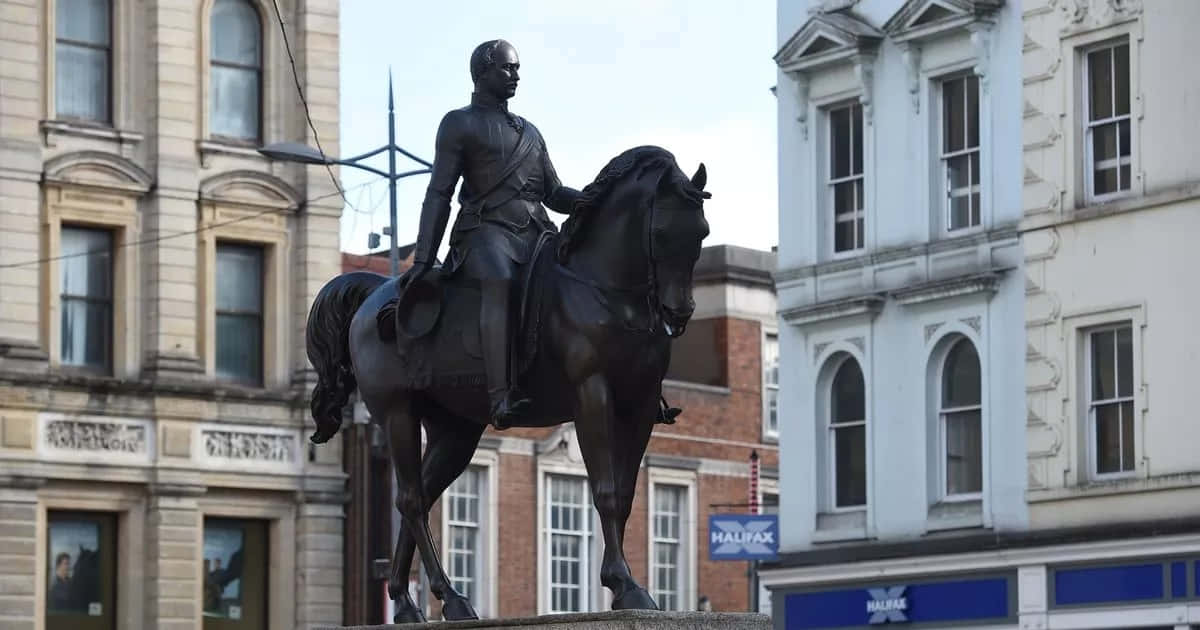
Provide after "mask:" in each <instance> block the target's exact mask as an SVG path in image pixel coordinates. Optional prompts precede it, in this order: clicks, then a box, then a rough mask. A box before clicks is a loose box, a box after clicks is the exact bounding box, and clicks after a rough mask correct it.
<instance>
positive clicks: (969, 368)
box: [942, 339, 982, 407]
mask: <svg viewBox="0 0 1200 630" xmlns="http://www.w3.org/2000/svg"><path fill="white" fill-rule="evenodd" d="M942 377H943V381H942V383H943V387H942V405H943V406H944V407H967V406H971V405H978V404H980V400H982V396H981V395H980V375H979V354H978V353H977V352H976V351H975V344H973V343H971V342H970V341H968V340H966V339H962V340H959V341H958V342H956V343H955V344H954V347H953V348H951V349H950V353H949V354H948V355H946V365H945V368H944V371H943V373H942Z"/></svg>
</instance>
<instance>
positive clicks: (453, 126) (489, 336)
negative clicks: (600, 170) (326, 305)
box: [405, 39, 579, 429]
mask: <svg viewBox="0 0 1200 630" xmlns="http://www.w3.org/2000/svg"><path fill="white" fill-rule="evenodd" d="M520 67H521V64H520V62H519V61H518V59H517V51H516V49H515V48H513V47H512V45H511V44H509V43H508V42H506V41H504V40H499V39H498V40H492V41H488V42H484V43H483V44H480V45H479V46H478V47H477V48H475V52H474V53H472V54H471V79H472V80H473V81H474V83H475V91H474V93H473V94H472V95H471V104H470V105H468V106H466V107H464V108H462V109H456V110H454V111H451V112H449V113H447V114H446V116H445V117H444V118H442V122H441V125H440V126H439V127H438V133H437V146H436V149H435V153H434V159H433V173H432V177H431V180H430V182H429V188H428V190H426V192H425V202H424V203H423V204H422V206H421V223H420V227H419V230H418V234H417V244H416V249H415V251H414V253H413V267H412V270H411V271H409V272H408V278H407V279H406V281H405V282H406V283H413V282H416V281H417V280H418V279H419V278H420V277H421V276H422V275H424V274H425V273H426V272H427V271H428V270H429V267H430V265H432V264H433V261H434V257H435V256H436V255H437V250H438V246H439V245H440V244H441V242H442V234H443V232H445V230H446V222H447V220H448V219H449V216H450V196H451V195H452V194H453V193H454V187H455V185H456V184H457V183H458V179H459V177H462V180H463V185H462V188H461V190H459V194H458V199H459V203H460V204H461V209H460V210H459V214H458V218H457V219H456V220H455V222H454V227H453V229H452V230H451V233H450V253H449V255H448V256H447V260H446V262H445V265H444V270H445V272H446V274H447V275H449V274H453V273H456V272H459V271H461V272H462V273H464V274H466V277H468V278H471V279H473V280H477V281H478V282H479V285H480V298H481V299H480V313H479V325H480V336H481V339H482V342H483V343H482V346H483V363H484V369H485V370H486V372H487V388H488V398H489V402H490V404H491V420H492V423H493V424H494V425H495V426H496V428H497V429H503V428H506V427H509V426H512V425H513V424H514V422H515V421H516V420H517V419H518V418H520V417H521V415H522V414H524V413H525V412H527V411H528V407H529V400H528V399H524V398H522V397H521V396H520V395H519V394H518V392H517V391H516V388H515V383H513V379H515V378H516V375H515V374H512V373H511V372H510V366H511V361H510V356H509V353H510V351H511V350H510V348H511V346H512V340H513V337H514V335H515V330H513V326H512V320H513V319H514V317H513V315H514V313H513V311H514V310H515V309H514V308H513V304H512V303H511V302H512V301H513V300H512V297H513V293H514V289H515V288H516V281H517V279H518V278H520V274H519V271H520V269H521V267H522V265H524V264H526V263H527V262H529V258H530V256H531V255H532V250H533V247H534V244H535V243H536V241H537V239H538V236H539V235H540V234H541V233H542V232H544V231H547V230H551V231H556V229H557V228H555V226H554V224H553V223H551V222H550V219H549V218H548V217H547V216H546V211H545V209H544V208H543V207H542V204H543V203H544V204H545V205H546V206H548V207H549V208H550V209H552V210H555V211H556V212H561V213H564V214H566V213H569V212H570V211H571V209H572V207H573V206H574V203H575V200H576V199H577V198H578V197H579V191H577V190H574V189H571V188H567V187H566V186H563V185H562V184H561V183H560V182H559V180H558V175H557V174H556V173H555V172H554V166H553V165H552V164H551V163H550V158H549V156H548V155H547V153H546V144H545V142H544V141H543V140H542V136H541V134H540V133H539V132H538V130H537V128H536V127H534V126H533V124H532V123H530V122H529V121H527V120H525V119H523V118H521V117H520V116H517V115H516V114H512V113H510V112H509V111H508V99H509V98H512V96H513V95H514V94H516V92H517V82H518V81H519V80H520V76H519V75H518V70H519V69H520Z"/></svg>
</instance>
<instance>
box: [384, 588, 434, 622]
mask: <svg viewBox="0 0 1200 630" xmlns="http://www.w3.org/2000/svg"><path fill="white" fill-rule="evenodd" d="M395 601H396V614H395V615H394V616H393V617H392V623H425V621H426V620H425V613H423V612H421V609H420V608H417V605H416V604H414V603H413V601H412V598H411V597H409V596H408V592H407V591H405V592H404V594H403V595H401V596H400V597H399V598H397V599H396V600H395Z"/></svg>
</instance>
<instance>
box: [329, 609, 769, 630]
mask: <svg viewBox="0 0 1200 630" xmlns="http://www.w3.org/2000/svg"><path fill="white" fill-rule="evenodd" d="M489 628H505V629H506V630H521V629H523V628H530V629H534V628H536V630H676V629H680V628H687V629H690V630H708V629H710V628H714V629H715V628H720V629H721V630H770V628H771V618H770V617H769V616H767V615H759V614H754V613H711V612H661V611H656V610H613V611H608V612H597V613H572V614H565V615H542V616H540V617H519V618H514V619H479V620H474V621H432V622H428V623H411V624H404V625H392V624H386V625H382V626H317V627H316V628H315V629H314V630H467V629H470V630H487V629H489Z"/></svg>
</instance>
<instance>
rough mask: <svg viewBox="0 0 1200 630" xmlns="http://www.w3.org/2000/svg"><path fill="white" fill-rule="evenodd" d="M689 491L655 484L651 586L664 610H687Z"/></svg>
mask: <svg viewBox="0 0 1200 630" xmlns="http://www.w3.org/2000/svg"><path fill="white" fill-rule="evenodd" d="M687 495H688V489H687V487H686V486H674V485H665V484H654V514H653V515H652V517H651V518H652V519H653V526H654V531H653V533H652V535H653V540H652V541H651V542H652V544H653V556H652V557H651V565H650V577H651V580H652V584H651V585H650V590H651V593H652V594H653V596H654V600H655V601H657V602H658V606H659V608H661V609H662V610H684V609H685V608H684V607H685V604H686V602H684V593H685V586H686V579H687V573H686V572H685V570H686V565H687V562H688V560H689V556H690V550H688V549H687V531H686V530H685V529H684V527H685V524H686V523H687V522H688V520H689V519H687V518H685V515H686V514H688V509H689V505H688V496H687Z"/></svg>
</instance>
